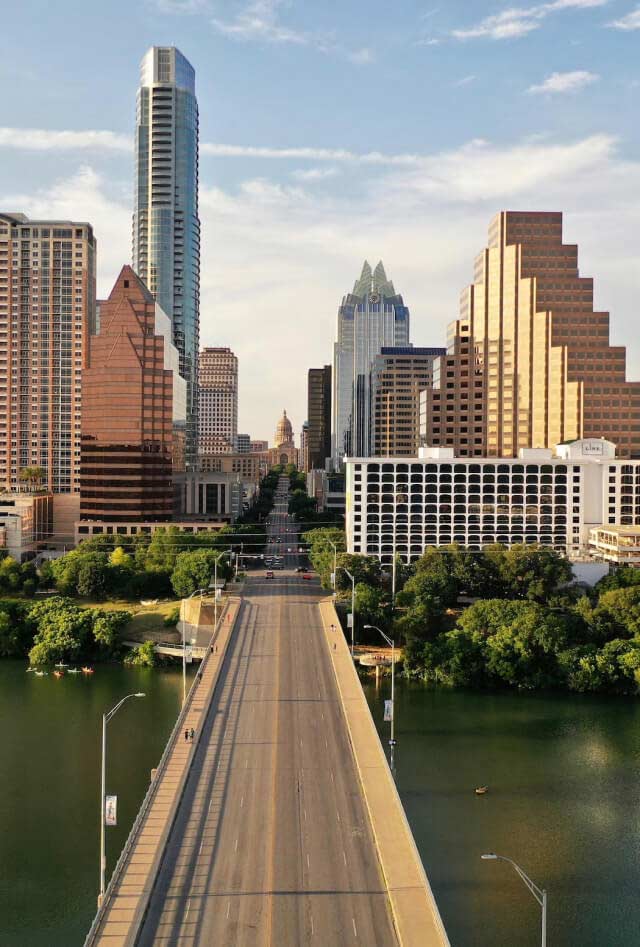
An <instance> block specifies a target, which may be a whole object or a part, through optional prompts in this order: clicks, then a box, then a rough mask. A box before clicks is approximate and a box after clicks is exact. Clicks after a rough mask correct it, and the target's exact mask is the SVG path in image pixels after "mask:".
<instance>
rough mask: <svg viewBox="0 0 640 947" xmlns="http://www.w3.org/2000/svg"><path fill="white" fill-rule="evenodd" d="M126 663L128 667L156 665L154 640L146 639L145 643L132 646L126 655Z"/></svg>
mask: <svg viewBox="0 0 640 947" xmlns="http://www.w3.org/2000/svg"><path fill="white" fill-rule="evenodd" d="M124 663H125V664H126V665H127V666H128V667H144V668H152V667H155V665H156V663H157V658H156V651H155V647H154V644H153V641H145V642H144V644H139V645H136V647H135V648H132V649H131V651H129V653H128V654H127V655H126V657H125V659H124Z"/></svg>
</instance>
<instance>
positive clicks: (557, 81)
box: [527, 69, 600, 95]
mask: <svg viewBox="0 0 640 947" xmlns="http://www.w3.org/2000/svg"><path fill="white" fill-rule="evenodd" d="M599 78H600V76H599V75H597V73H595V72H586V71H585V70H584V69H577V70H575V71H574V72H552V73H551V75H550V76H547V78H546V79H545V80H544V82H541V83H540V84H539V85H532V86H529V88H528V89H527V92H531V93H532V94H533V95H536V94H541V93H542V94H545V93H550V94H557V93H562V92H577V91H578V90H579V89H584V87H585V86H588V85H592V84H593V83H594V82H597V81H598V79H599Z"/></svg>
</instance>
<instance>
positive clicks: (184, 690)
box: [180, 589, 207, 707]
mask: <svg viewBox="0 0 640 947" xmlns="http://www.w3.org/2000/svg"><path fill="white" fill-rule="evenodd" d="M206 591H207V590H206V589H196V590H195V592H192V593H191V595H187V597H186V598H183V599H181V600H180V624H181V625H182V706H183V707H184V705H185V702H186V699H187V645H186V642H185V638H184V626H185V625H186V622H185V620H184V617H183V616H184V608H183V606H184V603H185V602H188V601H189V599H191V598H193V596H194V595H199V596H200V598H202V596H203V595H204V594H205V592H206Z"/></svg>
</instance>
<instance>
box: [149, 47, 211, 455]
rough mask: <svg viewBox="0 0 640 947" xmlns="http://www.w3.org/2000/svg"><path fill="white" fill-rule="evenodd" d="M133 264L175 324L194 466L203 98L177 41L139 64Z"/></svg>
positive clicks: (188, 445) (153, 50)
mask: <svg viewBox="0 0 640 947" xmlns="http://www.w3.org/2000/svg"><path fill="white" fill-rule="evenodd" d="M133 267H134V269H135V271H136V272H137V273H138V275H139V276H140V278H141V279H142V280H143V281H144V283H146V285H147V287H148V288H149V290H150V291H151V293H152V294H153V295H154V297H155V298H156V300H157V301H158V303H159V304H160V306H161V308H162V309H163V310H164V311H165V312H166V313H167V315H168V316H169V317H170V318H171V322H172V325H173V339H174V343H175V346H176V348H177V349H178V352H179V355H180V374H181V375H182V377H183V378H184V379H185V380H186V382H187V429H186V462H187V466H189V467H190V466H193V465H194V464H195V460H196V452H197V434H198V427H197V424H198V421H197V418H198V349H199V337H200V220H199V218H198V103H197V100H196V94H195V72H194V70H193V67H192V66H191V64H190V63H189V62H188V61H187V59H185V57H184V56H183V55H182V53H181V52H180V51H179V50H178V49H176V48H175V47H174V46H152V47H151V49H149V50H148V52H147V53H146V54H145V56H144V58H143V60H142V63H141V66H140V87H139V89H138V98H137V115H136V173H135V203H134V212H133Z"/></svg>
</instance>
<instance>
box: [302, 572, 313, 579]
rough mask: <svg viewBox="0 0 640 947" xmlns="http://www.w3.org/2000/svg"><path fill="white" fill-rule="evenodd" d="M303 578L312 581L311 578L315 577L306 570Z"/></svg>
mask: <svg viewBox="0 0 640 947" xmlns="http://www.w3.org/2000/svg"><path fill="white" fill-rule="evenodd" d="M302 578H303V579H308V580H309V581H311V579H312V578H313V576H312V575H309V573H308V572H305V574H304V575H303V576H302Z"/></svg>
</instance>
